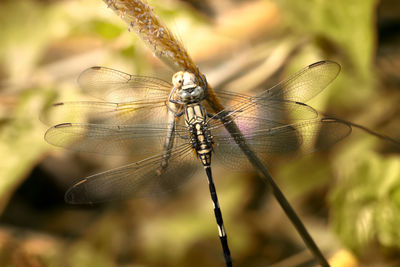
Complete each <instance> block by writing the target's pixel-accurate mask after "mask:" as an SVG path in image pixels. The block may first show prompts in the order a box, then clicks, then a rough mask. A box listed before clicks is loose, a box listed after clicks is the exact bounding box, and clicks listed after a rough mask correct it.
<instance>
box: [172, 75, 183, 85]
mask: <svg viewBox="0 0 400 267" xmlns="http://www.w3.org/2000/svg"><path fill="white" fill-rule="evenodd" d="M172 84H173V85H174V86H181V85H182V84H183V72H182V71H180V72H177V73H175V74H174V76H173V77H172Z"/></svg>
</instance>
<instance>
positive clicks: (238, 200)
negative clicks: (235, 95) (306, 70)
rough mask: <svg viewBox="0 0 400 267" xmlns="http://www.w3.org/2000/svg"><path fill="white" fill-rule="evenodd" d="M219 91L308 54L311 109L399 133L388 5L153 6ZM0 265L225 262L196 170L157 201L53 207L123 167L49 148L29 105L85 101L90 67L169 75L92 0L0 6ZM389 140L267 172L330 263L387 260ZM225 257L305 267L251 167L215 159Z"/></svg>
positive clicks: (398, 83)
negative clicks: (83, 82) (327, 64)
mask: <svg viewBox="0 0 400 267" xmlns="http://www.w3.org/2000/svg"><path fill="white" fill-rule="evenodd" d="M150 4H151V5H152V6H153V7H154V8H155V12H156V14H157V15H158V16H159V17H160V19H161V20H162V21H164V23H165V24H166V25H168V26H169V27H170V29H171V30H172V31H173V32H174V33H175V34H176V35H177V36H178V38H179V39H180V40H181V41H182V43H183V44H184V45H185V47H186V48H187V50H188V52H189V54H190V55H191V56H192V57H193V59H194V60H195V62H196V63H197V64H198V66H199V67H200V69H201V70H202V72H203V73H205V74H206V75H207V78H208V82H209V83H210V84H211V85H212V86H213V87H214V88H215V89H216V90H218V89H224V90H227V91H233V92H239V93H247V94H254V93H256V92H257V91H259V90H263V89H266V88H268V87H270V86H272V85H274V84H275V83H277V82H278V81H280V80H282V79H284V78H285V77H288V76H289V75H290V74H292V73H294V72H295V71H297V70H299V69H301V68H303V67H305V66H307V65H309V64H311V63H313V62H316V61H319V60H323V59H330V60H334V61H336V62H339V63H340V64H341V66H342V71H341V74H340V75H339V77H338V78H337V79H336V80H335V81H334V82H333V83H332V84H331V85H330V86H329V87H328V88H327V89H326V90H324V91H323V93H321V94H320V95H319V96H318V97H316V98H315V99H313V100H312V101H310V102H309V104H310V105H311V106H313V107H315V108H317V109H319V110H321V111H324V112H326V113H329V114H334V115H336V116H337V117H339V118H343V119H346V120H349V121H352V122H354V123H358V124H361V125H364V126H366V127H368V128H370V129H373V130H375V131H377V132H379V133H382V134H385V135H388V136H391V137H393V138H394V139H397V140H400V116H399V115H400V108H399V103H400V49H399V47H400V5H399V3H398V1H396V0H382V1H377V0H367V1H366V0H355V1H346V0H337V1H319V0H309V1H295V0H276V1H273V0H263V1H260V0H253V1H240V0H221V1H211V0H209V1H197V0H187V1H178V0H164V1H161V0H159V1H155V0H154V1H150ZM0 26H1V31H0V32H1V34H0V157H1V161H0V212H1V215H0V266H35V267H36V266H224V262H223V257H222V251H221V248H220V244H219V240H218V237H217V228H216V225H215V221H214V215H213V212H212V209H211V207H212V206H211V201H210V199H209V193H208V188H207V184H206V180H205V176H204V175H203V174H200V175H199V176H198V177H195V178H194V179H192V180H193V181H192V182H191V183H189V184H188V185H187V186H184V187H183V188H182V189H181V190H178V191H177V192H174V193H173V194H171V195H167V196H161V197H159V198H144V199H131V200H127V201H120V202H115V203H108V204H102V205H92V206H72V205H67V204H65V203H64V200H63V195H64V193H65V191H66V190H67V189H68V187H69V186H71V185H72V184H73V182H74V181H76V180H77V179H79V178H83V177H86V176H88V175H90V174H94V173H96V172H99V171H102V170H107V169H110V168H113V167H117V166H121V165H122V164H124V163H127V162H132V159H129V158H116V157H108V156H101V155H94V154H78V153H73V152H69V151H66V150H62V149H56V148H54V147H52V146H50V145H48V144H47V143H46V142H45V141H44V139H43V135H44V133H45V131H46V128H47V126H45V125H43V124H42V123H41V122H40V120H39V119H38V118H39V114H40V113H41V112H43V111H44V110H46V107H48V106H49V105H50V104H51V103H54V102H56V101H68V100H82V99H84V98H85V96H84V95H83V94H82V92H81V91H80V89H79V88H78V85H77V83H76V79H77V77H78V75H79V73H80V72H81V71H83V70H84V69H86V68H87V67H91V66H95V65H101V66H106V67H110V68H114V69H118V70H121V71H125V72H127V73H132V74H143V75H148V76H156V77H160V78H163V79H165V80H167V81H169V80H170V79H171V75H172V74H173V72H172V70H169V69H168V68H167V67H166V66H164V65H163V64H162V63H161V62H160V61H159V60H158V59H157V58H156V57H154V56H153V54H152V52H151V50H150V49H148V48H147V47H145V46H144V44H143V43H142V41H141V40H140V39H139V38H137V36H135V34H134V33H132V32H129V31H128V30H127V26H126V25H125V24H124V23H123V22H122V21H121V20H120V18H119V17H118V16H117V15H115V14H114V13H113V12H112V10H110V9H108V8H107V5H106V4H105V3H104V2H102V1H100V0H84V1H83V0H81V1H75V0H68V1H67V0H58V1H55V0H52V1H51V0H15V1H10V0H9V1H0ZM399 152H400V149H399V147H398V146H397V147H396V146H395V145H393V143H390V142H387V141H384V140H381V139H378V138H376V137H374V136H371V135H369V134H367V133H365V132H362V131H360V130H358V129H354V130H353V133H352V135H350V136H349V137H347V138H346V139H345V140H343V141H342V142H340V143H338V144H337V145H335V146H334V147H332V148H331V149H329V150H326V151H320V152H318V153H315V154H313V155H308V156H306V157H303V158H300V159H296V160H291V161H277V162H276V164H274V165H273V166H269V168H270V171H271V173H272V176H273V177H274V178H275V180H276V181H277V183H278V184H279V185H280V187H281V189H282V191H283V192H284V193H285V195H286V196H287V197H288V198H289V200H290V202H291V203H292V205H293V206H294V208H295V210H296V211H297V212H298V214H299V215H300V217H301V219H302V220H303V222H304V224H305V225H306V227H307V229H308V230H309V231H310V233H311V235H312V236H313V237H314V238H315V241H316V242H317V244H318V245H319V246H320V248H321V249H322V251H323V252H324V254H325V255H326V256H327V257H328V258H329V260H330V262H331V263H332V266H400V256H399V255H400V253H399V252H400V228H399V225H400V157H399ZM214 172H215V177H216V187H217V191H218V194H219V198H220V204H221V207H222V212H223V215H224V221H225V226H226V229H227V233H228V238H229V243H230V247H231V252H232V255H233V259H234V265H235V266H275V267H277V266H314V265H315V262H313V259H312V256H311V254H310V253H309V252H308V250H307V249H306V248H305V246H304V243H303V242H302V240H301V239H300V237H299V236H298V234H297V233H296V231H295V230H294V228H293V226H292V225H291V224H290V222H289V220H288V219H287V218H286V216H285V215H284V214H283V212H282V210H281V209H280V207H279V206H278V204H277V203H276V201H275V199H274V198H273V197H272V196H271V194H270V193H269V190H268V188H267V186H266V185H265V184H264V183H263V182H262V181H261V179H260V178H259V177H258V176H257V174H256V173H252V172H247V173H237V172H230V171H228V170H227V169H224V168H223V166H216V170H215V171H214Z"/></svg>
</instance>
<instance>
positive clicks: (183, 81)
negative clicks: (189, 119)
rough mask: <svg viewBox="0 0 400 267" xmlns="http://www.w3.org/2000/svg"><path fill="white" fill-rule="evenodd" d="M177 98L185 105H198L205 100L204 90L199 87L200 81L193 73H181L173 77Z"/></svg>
mask: <svg viewBox="0 0 400 267" xmlns="http://www.w3.org/2000/svg"><path fill="white" fill-rule="evenodd" d="M172 84H173V85H174V90H175V98H176V100H177V101H179V102H182V103H183V104H190V103H197V102H200V101H201V100H203V98H204V89H203V87H201V86H199V84H198V80H197V78H196V76H195V75H194V74H193V73H190V72H187V71H179V72H177V73H175V74H174V76H173V77H172Z"/></svg>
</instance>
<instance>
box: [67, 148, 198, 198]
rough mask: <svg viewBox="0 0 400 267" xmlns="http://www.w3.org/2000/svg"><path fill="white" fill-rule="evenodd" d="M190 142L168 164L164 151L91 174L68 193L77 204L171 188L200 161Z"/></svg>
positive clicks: (173, 153) (176, 152) (189, 173)
mask: <svg viewBox="0 0 400 267" xmlns="http://www.w3.org/2000/svg"><path fill="white" fill-rule="evenodd" d="M191 151H192V148H191V146H190V145H189V144H184V145H181V146H179V147H177V148H175V149H173V150H172V151H170V153H171V156H170V158H169V161H168V167H167V168H165V169H163V168H162V167H161V165H162V162H163V160H164V154H160V155H157V156H154V157H151V158H147V159H145V160H142V161H139V162H135V163H132V164H129V165H125V166H122V167H119V168H116V169H112V170H109V171H105V172H102V173H99V174H95V175H92V176H89V177H87V178H85V179H83V180H81V181H79V182H78V183H76V184H75V185H74V186H72V187H71V188H70V189H69V190H68V191H67V193H66V194H65V200H66V201H67V202H68V203H73V204H85V203H98V202H105V201H110V200H118V199H124V198H128V197H131V196H136V197H140V196H149V195H157V194H159V193H163V192H167V191H170V190H172V189H174V188H176V187H178V186H180V185H181V184H183V182H184V181H186V180H188V179H189V178H190V177H191V176H192V174H193V172H194V171H195V170H196V166H201V164H200V162H198V160H197V159H196V157H195V156H194V155H192V153H190V152H191Z"/></svg>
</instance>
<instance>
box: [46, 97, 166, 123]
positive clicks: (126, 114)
mask: <svg viewBox="0 0 400 267" xmlns="http://www.w3.org/2000/svg"><path fill="white" fill-rule="evenodd" d="M165 101H166V99H153V100H152V101H135V102H127V103H112V102H95V101H77V102H61V103H56V104H53V105H52V106H51V107H50V108H49V109H47V110H46V112H45V113H43V114H41V118H40V119H41V121H42V122H44V123H45V124H47V125H56V124H60V123H65V122H70V123H96V124H110V125H119V124H133V123H165V122H167V117H168V108H167V106H166V104H165Z"/></svg>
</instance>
